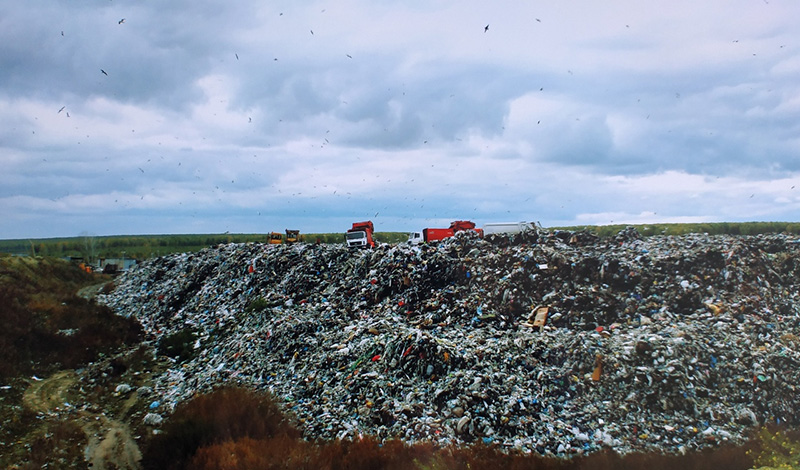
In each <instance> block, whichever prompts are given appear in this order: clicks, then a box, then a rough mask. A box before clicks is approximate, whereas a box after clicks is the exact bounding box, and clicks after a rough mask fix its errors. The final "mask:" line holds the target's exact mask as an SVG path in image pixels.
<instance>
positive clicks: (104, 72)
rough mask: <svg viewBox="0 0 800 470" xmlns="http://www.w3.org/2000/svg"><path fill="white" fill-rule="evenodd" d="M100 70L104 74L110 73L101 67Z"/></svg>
mask: <svg viewBox="0 0 800 470" xmlns="http://www.w3.org/2000/svg"><path fill="white" fill-rule="evenodd" d="M100 71H101V72H103V75H105V76H108V73H107V72H106V71H105V70H103V69H100Z"/></svg>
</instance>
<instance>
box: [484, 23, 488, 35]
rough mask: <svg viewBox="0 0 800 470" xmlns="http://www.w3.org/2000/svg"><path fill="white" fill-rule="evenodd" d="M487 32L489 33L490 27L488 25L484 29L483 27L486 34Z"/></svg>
mask: <svg viewBox="0 0 800 470" xmlns="http://www.w3.org/2000/svg"><path fill="white" fill-rule="evenodd" d="M487 31H489V25H488V24H487V25H486V26H484V27H483V32H484V33H485V32H487Z"/></svg>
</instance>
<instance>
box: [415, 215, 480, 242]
mask: <svg viewBox="0 0 800 470" xmlns="http://www.w3.org/2000/svg"><path fill="white" fill-rule="evenodd" d="M465 230H473V231H475V232H478V235H480V236H483V230H481V229H479V228H478V229H476V228H475V223H474V222H470V221H469V220H456V221H454V222H453V223H451V224H450V227H449V228H424V229H422V231H421V232H411V233H409V234H408V243H411V244H412V245H419V244H420V243H430V242H435V241H439V240H444V239H445V238H450V237H452V236H453V235H455V234H456V233H458V232H462V231H465Z"/></svg>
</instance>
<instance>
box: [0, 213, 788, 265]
mask: <svg viewBox="0 0 800 470" xmlns="http://www.w3.org/2000/svg"><path fill="white" fill-rule="evenodd" d="M629 226H631V225H583V226H572V227H552V228H550V229H548V230H572V231H580V230H588V231H590V232H592V233H594V234H596V235H597V236H599V237H601V238H604V237H613V236H614V235H616V234H617V233H619V231H620V230H623V229H625V228H626V227H629ZM632 226H633V227H634V228H635V229H636V230H637V231H638V232H639V233H640V234H642V235H643V236H651V235H685V234H687V233H707V234H709V235H758V234H765V233H789V234H795V235H797V234H800V223H798V222H718V223H696V224H642V225H632ZM407 237H408V234H407V233H405V232H377V233H375V239H376V240H377V241H379V242H382V243H399V242H403V241H405V240H406V239H407ZM267 239H268V235H267V234H232V233H231V234H229V233H225V234H186V235H115V236H102V237H95V236H91V235H84V236H79V237H70V238H46V239H33V240H30V239H17V240H0V253H12V254H27V255H31V254H33V255H38V256H53V257H61V258H67V257H73V258H81V259H84V260H85V261H90V262H93V261H95V260H97V259H99V258H121V257H123V256H125V257H127V258H134V259H146V258H152V257H155V256H162V255H166V254H170V253H187V252H193V251H199V250H202V249H203V248H207V247H210V246H215V245H219V244H221V243H223V244H224V243H266V242H267ZM300 240H301V242H304V243H344V234H343V233H309V234H300Z"/></svg>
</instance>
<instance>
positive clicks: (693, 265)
mask: <svg viewBox="0 0 800 470" xmlns="http://www.w3.org/2000/svg"><path fill="white" fill-rule="evenodd" d="M798 280H800V239H798V238H797V237H793V236H790V235H778V234H776V235H759V236H724V235H720V236H709V235H703V234H692V235H685V236H652V237H648V238H642V237H641V236H640V235H639V234H638V232H636V230H634V229H632V228H629V229H626V230H623V231H621V232H620V233H619V234H618V235H617V236H616V237H614V238H609V239H598V238H597V237H595V236H594V235H592V234H591V233H590V232H587V231H579V232H570V231H547V230H543V229H539V230H531V231H526V232H523V233H521V234H517V235H514V236H502V235H497V236H491V237H487V238H486V239H480V238H477V237H476V236H475V234H473V233H470V232H462V233H458V234H457V235H456V236H455V237H453V238H450V239H447V240H444V241H443V242H441V243H439V244H438V245H432V246H426V245H423V246H410V245H408V244H397V245H381V246H379V247H378V248H377V249H374V250H362V251H348V249H347V248H346V247H344V246H343V245H319V244H317V245H314V244H295V245H267V244H252V243H251V244H227V245H219V246H216V247H211V248H207V249H204V250H203V251H200V252H197V253H191V254H177V255H170V256H164V257H161V258H157V259H152V260H149V261H146V262H144V263H141V264H139V265H138V266H136V267H135V268H134V269H132V270H131V271H129V272H127V273H126V274H124V275H123V276H121V277H120V278H119V279H118V280H117V283H116V285H117V287H116V289H115V290H114V291H113V292H111V293H109V294H107V295H104V296H101V297H100V300H101V301H102V302H104V303H106V304H108V305H109V306H111V307H112V308H114V309H115V310H116V311H117V312H118V313H119V314H121V315H125V316H134V317H135V318H137V319H138V320H139V321H140V322H141V324H142V325H143V327H144V328H145V330H146V332H147V334H148V335H149V340H150V341H152V342H153V344H154V345H162V346H163V345H164V344H165V342H166V341H167V339H168V338H171V339H174V338H181V337H182V338H188V342H189V343H191V344H189V345H188V347H187V348H186V349H188V350H189V351H188V352H183V353H181V354H180V355H178V354H177V353H176V354H175V358H174V362H173V366H172V367H171V368H170V369H169V370H168V371H167V372H165V373H164V374H163V375H161V376H160V377H158V379H157V381H156V385H155V387H154V388H153V391H152V394H151V396H152V397H154V398H153V400H152V403H151V404H150V410H149V411H150V414H148V418H147V419H148V420H149V422H150V423H153V424H154V425H157V424H158V423H160V422H161V419H162V417H164V418H166V417H167V416H168V415H169V414H170V412H171V411H172V410H173V409H174V407H175V406H176V405H177V404H178V403H180V402H181V401H183V400H187V399H188V398H191V397H192V396H193V395H195V394H197V393H202V392H206V391H209V390H210V389H212V388H213V387H215V386H219V385H220V384H240V385H246V386H249V387H253V388H255V389H259V390H268V391H270V392H271V393H273V394H274V395H275V396H277V397H279V398H280V399H283V400H285V403H284V405H285V409H286V410H287V411H289V412H291V413H292V414H294V415H295V417H296V418H297V420H298V422H299V423H300V424H299V426H300V428H301V429H302V431H303V432H304V435H305V436H306V437H307V438H310V439H316V438H321V439H337V438H339V439H354V438H358V436H362V435H372V436H377V437H379V438H399V439H403V440H405V441H407V442H417V441H433V442H436V443H439V444H443V445H446V444H456V445H462V444H469V443H474V442H484V443H487V444H496V445H498V446H501V447H502V448H507V449H518V450H521V451H523V452H539V453H542V454H556V455H561V456H569V455H574V454H576V453H587V452H593V451H596V450H599V449H603V448H610V449H613V450H615V451H617V452H619V453H629V452H633V451H661V452H686V451H690V450H696V449H700V448H704V447H707V446H713V445H718V444H719V443H722V442H731V443H741V442H744V440H745V439H746V437H747V436H748V435H749V433H750V432H751V431H752V430H754V429H755V428H756V427H758V426H760V425H761V424H764V423H768V422H769V423H774V422H779V423H788V424H797V423H798V422H799V421H800V419H799V418H800V393H798V390H797V386H798V384H800V315H799V310H798V305H800V302H798V300H800V299H798V295H799V294H798V293H800V286H798ZM162 350H164V348H162Z"/></svg>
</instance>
